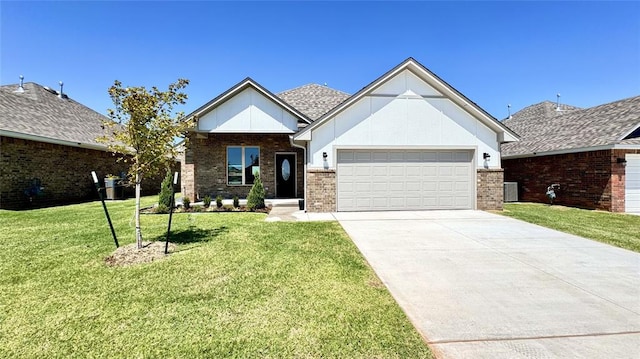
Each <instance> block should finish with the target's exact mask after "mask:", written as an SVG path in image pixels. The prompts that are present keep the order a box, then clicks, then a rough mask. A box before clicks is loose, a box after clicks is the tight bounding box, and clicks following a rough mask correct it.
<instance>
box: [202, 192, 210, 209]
mask: <svg viewBox="0 0 640 359" xmlns="http://www.w3.org/2000/svg"><path fill="white" fill-rule="evenodd" d="M202 203H203V204H204V208H209V206H210V205H211V196H209V195H206V196H204V198H203V199H202Z"/></svg>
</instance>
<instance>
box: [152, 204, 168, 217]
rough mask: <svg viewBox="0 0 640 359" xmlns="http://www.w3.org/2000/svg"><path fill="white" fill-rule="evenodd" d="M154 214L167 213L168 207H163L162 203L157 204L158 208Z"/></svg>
mask: <svg viewBox="0 0 640 359" xmlns="http://www.w3.org/2000/svg"><path fill="white" fill-rule="evenodd" d="M154 212H155V213H159V214H162V213H169V207H167V206H165V205H164V203H159V204H158V206H157V207H156V208H155V209H154Z"/></svg>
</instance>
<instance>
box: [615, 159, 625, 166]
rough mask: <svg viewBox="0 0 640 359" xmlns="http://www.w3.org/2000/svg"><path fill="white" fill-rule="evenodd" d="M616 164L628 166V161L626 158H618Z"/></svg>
mask: <svg viewBox="0 0 640 359" xmlns="http://www.w3.org/2000/svg"><path fill="white" fill-rule="evenodd" d="M616 162H617V163H619V164H621V165H623V166H626V165H627V160H626V159H625V158H622V157H618V158H616Z"/></svg>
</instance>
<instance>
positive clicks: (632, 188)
mask: <svg viewBox="0 0 640 359" xmlns="http://www.w3.org/2000/svg"><path fill="white" fill-rule="evenodd" d="M626 160H627V165H626V167H625V188H624V192H625V199H624V203H625V212H627V213H634V214H640V154H627V155H626Z"/></svg>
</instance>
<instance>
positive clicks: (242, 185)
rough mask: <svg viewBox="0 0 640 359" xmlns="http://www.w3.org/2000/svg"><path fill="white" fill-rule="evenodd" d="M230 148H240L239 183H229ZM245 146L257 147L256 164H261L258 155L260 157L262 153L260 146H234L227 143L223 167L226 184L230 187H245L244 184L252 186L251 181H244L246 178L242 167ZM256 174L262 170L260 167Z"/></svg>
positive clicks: (243, 164)
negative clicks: (240, 166) (240, 180)
mask: <svg viewBox="0 0 640 359" xmlns="http://www.w3.org/2000/svg"><path fill="white" fill-rule="evenodd" d="M230 148H240V150H241V154H240V157H241V161H242V164H241V165H242V183H240V184H232V183H229V149H230ZM246 148H257V149H258V166H262V165H261V164H260V163H261V162H262V161H261V159H260V157H261V153H262V149H261V148H260V146H234V145H229V146H227V148H226V151H225V160H224V161H225V167H226V170H225V172H226V175H227V180H226V184H227V186H231V187H246V186H253V183H246V180H247V179H246V178H245V174H244V169H245V163H246V159H245V149H246ZM258 171H259V172H258V174H261V173H262V171H261V169H260V170H258Z"/></svg>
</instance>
